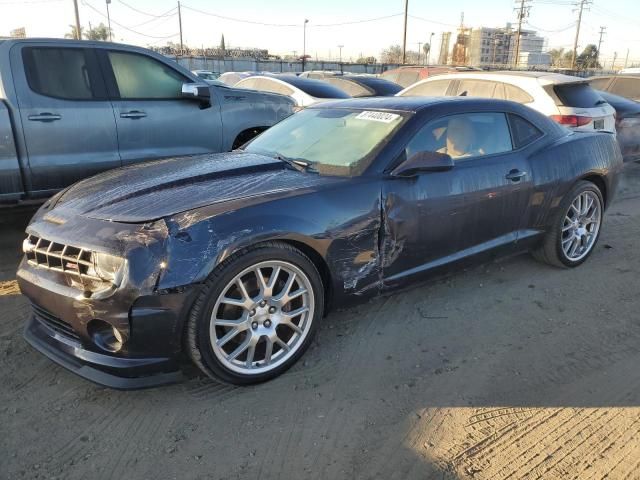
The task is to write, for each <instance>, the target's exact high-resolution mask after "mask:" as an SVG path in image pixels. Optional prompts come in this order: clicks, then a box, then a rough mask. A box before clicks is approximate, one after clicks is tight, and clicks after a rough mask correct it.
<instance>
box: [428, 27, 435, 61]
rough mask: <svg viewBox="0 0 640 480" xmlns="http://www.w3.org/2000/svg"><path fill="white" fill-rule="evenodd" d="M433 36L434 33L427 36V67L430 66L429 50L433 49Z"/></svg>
mask: <svg viewBox="0 0 640 480" xmlns="http://www.w3.org/2000/svg"><path fill="white" fill-rule="evenodd" d="M434 35H435V33H434V32H431V35H429V52H428V53H427V66H429V65H430V64H431V50H432V47H433V36H434Z"/></svg>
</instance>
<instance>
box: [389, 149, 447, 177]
mask: <svg viewBox="0 0 640 480" xmlns="http://www.w3.org/2000/svg"><path fill="white" fill-rule="evenodd" d="M453 165H454V164H453V159H452V158H451V156H449V155H448V154H446V153H439V152H416V153H414V154H413V155H411V156H410V157H409V158H408V159H407V160H405V161H404V162H402V163H401V164H400V165H398V166H397V167H396V168H394V169H393V171H392V172H391V175H394V176H397V177H410V176H412V175H416V174H418V173H420V172H445V171H447V170H451V169H452V168H453Z"/></svg>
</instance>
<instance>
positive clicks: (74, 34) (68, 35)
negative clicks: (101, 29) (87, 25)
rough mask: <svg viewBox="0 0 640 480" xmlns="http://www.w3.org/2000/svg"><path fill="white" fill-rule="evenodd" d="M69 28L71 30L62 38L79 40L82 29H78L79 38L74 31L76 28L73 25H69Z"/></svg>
mask: <svg viewBox="0 0 640 480" xmlns="http://www.w3.org/2000/svg"><path fill="white" fill-rule="evenodd" d="M69 28H70V29H71V31H70V32H69V33H65V34H64V38H74V39H80V38H81V36H82V34H83V33H84V31H83V28H82V27H80V36H78V34H77V30H76V26H75V25H69Z"/></svg>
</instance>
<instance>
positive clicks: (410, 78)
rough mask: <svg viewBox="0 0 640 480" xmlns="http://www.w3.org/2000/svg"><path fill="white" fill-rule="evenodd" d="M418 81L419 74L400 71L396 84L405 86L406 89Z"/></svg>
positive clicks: (410, 71)
mask: <svg viewBox="0 0 640 480" xmlns="http://www.w3.org/2000/svg"><path fill="white" fill-rule="evenodd" d="M418 80H420V72H417V71H412V70H404V71H403V70H401V71H400V73H399V74H398V81H397V82H396V83H399V84H400V85H406V86H407V87H408V86H409V85H413V84H414V83H416V82H417V81H418Z"/></svg>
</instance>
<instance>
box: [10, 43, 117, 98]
mask: <svg viewBox="0 0 640 480" xmlns="http://www.w3.org/2000/svg"><path fill="white" fill-rule="evenodd" d="M22 58H23V62H24V67H25V75H26V77H27V83H28V84H29V88H30V89H31V90H33V91H34V92H36V93H39V94H40V95H46V96H48V97H55V98H60V99H64V100H94V99H98V98H100V97H102V98H104V96H105V95H104V84H103V82H102V78H100V77H99V76H98V74H97V73H95V72H97V68H96V65H95V60H94V57H93V55H92V53H91V52H90V51H87V50H85V49H83V48H50V47H43V48H39V47H29V48H24V49H23V50H22Z"/></svg>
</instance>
